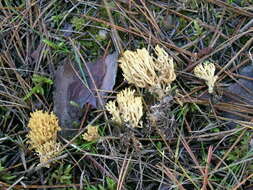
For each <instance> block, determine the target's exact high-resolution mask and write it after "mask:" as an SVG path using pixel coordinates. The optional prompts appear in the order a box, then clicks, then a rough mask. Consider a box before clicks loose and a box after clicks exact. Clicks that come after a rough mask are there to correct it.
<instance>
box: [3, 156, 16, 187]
mask: <svg viewBox="0 0 253 190" xmlns="http://www.w3.org/2000/svg"><path fill="white" fill-rule="evenodd" d="M4 170H5V168H4V167H3V166H2V162H1V161H0V181H3V182H6V183H11V181H12V180H13V179H14V178H15V177H16V176H14V175H11V174H10V173H8V172H4Z"/></svg>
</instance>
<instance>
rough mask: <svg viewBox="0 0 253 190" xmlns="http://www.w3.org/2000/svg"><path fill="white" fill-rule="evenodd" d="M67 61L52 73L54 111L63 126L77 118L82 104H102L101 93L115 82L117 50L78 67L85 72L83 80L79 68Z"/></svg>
mask: <svg viewBox="0 0 253 190" xmlns="http://www.w3.org/2000/svg"><path fill="white" fill-rule="evenodd" d="M67 62H68V63H65V64H64V65H62V66H60V67H59V68H58V70H57V71H56V74H55V91H54V111H55V113H56V115H57V116H58V117H59V119H60V123H61V126H62V127H63V129H65V130H71V129H73V128H75V127H74V124H75V123H76V122H78V121H79V119H80V117H81V115H82V108H83V106H84V105H85V104H90V105H91V106H92V107H93V108H98V107H99V106H103V104H104V102H105V101H104V99H103V97H104V96H105V95H106V93H107V92H108V91H111V90H112V89H113V86H114V84H115V78H116V73H117V54H116V53H113V54H110V55H108V56H106V57H105V58H101V59H98V60H97V61H96V62H95V63H87V67H88V70H87V69H85V68H84V67H83V68H82V69H83V71H84V73H85V76H88V78H87V79H86V81H87V83H85V81H83V80H82V75H81V74H79V73H80V72H81V71H78V70H77V69H75V67H74V65H73V64H71V61H67ZM88 71H89V72H88ZM89 73H90V74H91V75H92V76H89ZM94 82H95V84H94ZM69 134H71V132H67V131H65V135H69Z"/></svg>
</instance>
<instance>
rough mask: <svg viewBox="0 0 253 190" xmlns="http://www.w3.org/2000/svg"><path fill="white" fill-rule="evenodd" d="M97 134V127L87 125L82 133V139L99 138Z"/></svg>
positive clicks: (92, 139)
mask: <svg viewBox="0 0 253 190" xmlns="http://www.w3.org/2000/svg"><path fill="white" fill-rule="evenodd" d="M99 137H100V136H99V134H98V127H96V126H92V125H89V126H88V127H87V132H86V133H84V134H83V139H84V140H86V141H94V140H97V139H99Z"/></svg>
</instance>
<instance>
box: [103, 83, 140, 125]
mask: <svg viewBox="0 0 253 190" xmlns="http://www.w3.org/2000/svg"><path fill="white" fill-rule="evenodd" d="M134 93H135V90H131V89H130V88H127V89H125V90H123V91H121V92H120V93H118V94H117V98H116V100H115V101H110V102H108V103H107V104H106V105H105V107H106V109H107V110H108V111H109V113H110V114H111V115H112V120H113V121H114V122H116V123H118V124H120V125H122V124H129V125H130V126H131V127H134V128H135V127H142V122H141V121H140V120H141V117H142V115H143V106H142V100H141V97H136V96H134ZM116 104H117V105H116Z"/></svg>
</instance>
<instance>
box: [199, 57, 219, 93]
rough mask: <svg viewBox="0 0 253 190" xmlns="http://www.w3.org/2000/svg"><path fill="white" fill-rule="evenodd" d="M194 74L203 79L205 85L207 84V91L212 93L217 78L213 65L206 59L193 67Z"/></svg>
mask: <svg viewBox="0 0 253 190" xmlns="http://www.w3.org/2000/svg"><path fill="white" fill-rule="evenodd" d="M194 74H195V75H196V77H198V78H200V79H203V80H205V82H206V85H207V86H208V92H209V93H213V88H214V84H215V82H216V80H217V79H218V77H217V76H214V74H215V65H214V64H213V63H210V62H208V61H206V62H204V63H203V64H199V65H197V66H196V67H195V68H194Z"/></svg>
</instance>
